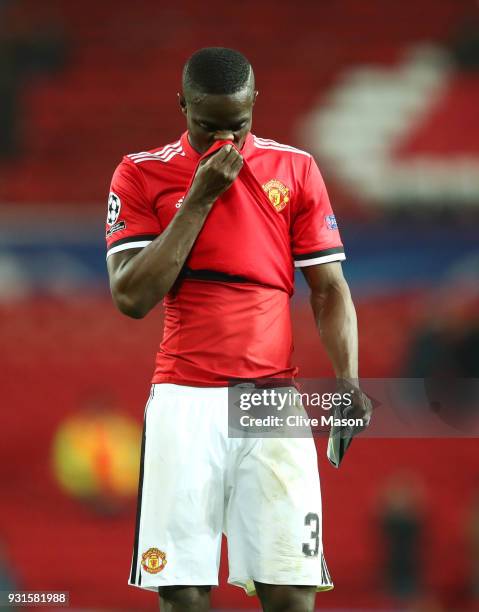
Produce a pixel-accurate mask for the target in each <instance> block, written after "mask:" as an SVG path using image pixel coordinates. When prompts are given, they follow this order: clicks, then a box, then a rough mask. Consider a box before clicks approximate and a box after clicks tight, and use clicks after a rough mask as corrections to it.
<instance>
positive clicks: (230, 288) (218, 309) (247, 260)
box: [106, 132, 345, 386]
mask: <svg viewBox="0 0 479 612" xmlns="http://www.w3.org/2000/svg"><path fill="white" fill-rule="evenodd" d="M222 144H224V143H216V144H215V145H214V147H212V149H210V151H209V153H210V152H211V151H212V150H214V148H215V147H220V146H222ZM241 154H242V155H243V158H244V164H243V168H242V169H241V172H240V174H239V176H238V177H237V179H236V180H235V181H234V183H233V184H232V185H231V187H230V188H229V189H228V190H227V191H226V192H225V193H224V194H223V195H222V196H221V197H220V198H218V200H217V201H216V202H215V203H214V205H213V208H212V209H211V212H210V213H209V215H208V217H207V219H206V222H205V224H204V226H203V228H202V230H201V232H200V234H199V235H198V237H197V239H196V242H195V244H194V246H193V248H192V250H191V252H190V254H189V256H188V259H187V261H186V263H185V266H184V269H183V271H182V273H181V275H180V277H179V279H178V281H177V282H176V283H175V285H174V287H173V289H172V290H171V291H170V293H169V294H168V295H167V297H166V298H165V300H164V307H165V328H164V333H163V341H162V342H161V344H160V348H159V350H158V354H157V359H156V368H155V373H154V376H153V382H155V383H159V382H170V383H176V384H183V385H196V386H218V385H221V386H222V385H227V383H228V381H229V380H232V379H238V378H264V377H268V378H270V377H271V378H273V377H284V378H291V377H292V376H294V375H295V374H296V368H295V367H293V366H292V364H291V353H292V347H293V344H292V334H291V321H290V311H289V298H290V297H291V295H292V293H293V287H294V266H296V267H302V266H310V265H314V264H320V263H326V262H330V261H340V260H343V259H344V258H345V255H344V249H343V246H342V243H341V239H340V236H339V232H338V228H337V225H336V220H335V217H334V214H333V211H332V209H331V204H330V202H329V198H328V195H327V192H326V188H325V185H324V182H323V179H322V177H321V174H320V172H319V170H318V167H317V165H316V163H315V161H314V159H313V158H312V157H311V155H309V153H306V152H304V151H301V150H299V149H296V148H294V147H290V146H287V145H282V144H279V143H277V142H275V141H273V140H265V139H263V138H258V137H256V136H254V135H252V134H249V135H248V136H247V138H246V141H245V143H244V145H243V148H242V150H241ZM201 159H202V156H201V155H200V154H199V153H198V152H197V151H195V150H194V149H193V148H192V146H191V145H190V143H189V141H188V136H187V133H186V132H185V133H184V134H183V135H182V137H181V138H180V140H178V141H177V142H174V143H172V144H169V145H166V146H165V147H162V148H159V149H154V150H152V151H146V152H142V153H135V154H131V155H127V156H126V157H124V158H123V161H122V162H121V163H120V165H119V166H118V167H117V169H116V171H115V174H114V175H113V179H112V183H111V190H110V196H109V200H108V216H107V231H106V238H107V247H108V252H107V257H108V256H109V255H111V254H113V253H117V252H119V251H122V250H125V249H131V248H143V247H145V246H146V245H148V244H149V243H150V242H151V241H152V240H154V239H155V238H156V237H157V236H159V235H160V234H161V232H162V231H163V230H164V229H165V228H166V227H167V225H168V224H169V223H170V221H171V220H172V218H173V217H174V215H175V213H176V212H177V211H178V209H179V208H180V207H181V204H182V202H183V199H184V197H185V195H186V193H187V192H188V189H189V186H190V184H191V181H192V179H193V176H194V173H195V169H196V167H197V165H198V163H199V161H200V160H201Z"/></svg>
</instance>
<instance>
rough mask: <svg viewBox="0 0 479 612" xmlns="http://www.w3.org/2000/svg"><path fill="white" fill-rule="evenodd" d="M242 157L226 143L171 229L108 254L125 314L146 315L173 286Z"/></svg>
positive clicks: (196, 181)
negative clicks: (141, 245)
mask: <svg viewBox="0 0 479 612" xmlns="http://www.w3.org/2000/svg"><path fill="white" fill-rule="evenodd" d="M242 164H243V160H242V157H241V155H240V154H239V153H238V151H237V150H236V149H234V148H233V147H231V146H230V145H227V146H225V147H222V148H221V149H220V150H219V151H218V152H217V153H215V154H213V155H212V156H211V157H209V158H208V159H207V160H205V161H204V162H203V163H202V164H201V165H200V167H199V169H198V171H197V173H196V175H195V178H194V180H193V183H192V185H191V188H190V190H189V192H188V194H187V195H186V197H185V199H184V202H183V205H182V207H181V209H180V210H179V211H178V212H177V213H176V215H175V216H174V218H173V220H172V221H171V223H170V224H169V225H168V227H167V228H166V230H165V231H164V232H163V233H162V234H161V235H160V236H158V237H157V238H155V240H153V241H152V242H151V243H150V244H149V245H148V246H146V247H145V248H144V249H142V250H141V251H139V250H138V249H131V250H126V251H120V252H119V253H115V254H113V255H111V256H110V257H109V258H108V261H107V265H108V274H109V277H110V289H111V294H112V297H113V301H114V302H115V305H116V306H117V308H118V309H119V310H120V311H121V312H123V313H124V314H126V315H128V316H130V317H134V318H142V317H144V316H145V315H146V314H147V313H148V312H149V311H150V310H151V309H152V308H153V307H154V306H155V305H156V304H157V303H158V302H159V301H160V300H162V299H163V297H164V296H165V295H166V294H167V293H168V291H169V290H170V289H171V287H172V286H173V283H174V282H175V280H176V279H177V278H178V275H179V273H180V271H181V269H182V267H183V264H184V263H185V260H186V258H187V257H188V255H189V253H190V251H191V248H192V247H193V245H194V242H195V240H196V238H197V236H198V234H199V233H200V231H201V228H202V227H203V224H204V222H205V220H206V218H207V217H208V214H209V212H210V210H211V209H212V207H213V204H214V203H215V201H216V199H217V198H218V197H219V196H220V195H221V194H222V193H223V192H224V191H226V190H227V189H228V187H229V186H230V185H231V184H232V183H233V181H234V180H235V178H236V177H237V176H238V174H239V172H240V170H241V167H242Z"/></svg>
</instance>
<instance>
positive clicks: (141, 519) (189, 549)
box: [130, 385, 224, 589]
mask: <svg viewBox="0 0 479 612" xmlns="http://www.w3.org/2000/svg"><path fill="white" fill-rule="evenodd" d="M203 391H204V390H200V392H199V393H198V394H196V393H195V390H194V389H192V388H191V387H187V388H184V387H181V386H177V385H155V386H154V387H153V392H152V396H151V397H150V401H149V403H148V405H147V409H146V412H145V428H144V439H143V449H142V462H141V477H140V487H139V496H138V515H137V526H136V534H135V547H134V553H133V562H132V569H131V576H130V584H133V585H136V586H141V587H144V588H150V589H152V588H155V587H156V588H158V587H159V586H169V585H214V584H217V582H218V564H219V554H220V545H221V531H222V523H223V512H224V501H223V465H224V450H223V445H222V437H221V432H220V431H219V430H218V414H217V413H218V411H219V408H218V407H217V406H216V404H215V402H214V401H207V398H206V397H205V393H204V392H203Z"/></svg>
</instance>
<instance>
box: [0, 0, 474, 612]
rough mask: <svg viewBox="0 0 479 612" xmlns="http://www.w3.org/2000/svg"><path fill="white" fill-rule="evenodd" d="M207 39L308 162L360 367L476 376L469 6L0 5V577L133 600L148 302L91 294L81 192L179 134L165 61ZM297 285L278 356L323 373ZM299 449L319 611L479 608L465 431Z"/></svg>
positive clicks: (383, 373) (100, 270)
mask: <svg viewBox="0 0 479 612" xmlns="http://www.w3.org/2000/svg"><path fill="white" fill-rule="evenodd" d="M213 45H219V46H231V47H235V48H238V49H240V50H241V51H243V52H244V53H245V54H246V55H247V56H248V58H249V59H250V61H251V62H252V64H253V66H254V68H255V72H256V77H257V85H258V88H259V91H260V97H259V98H258V102H257V105H256V110H255V124H254V132H255V133H257V134H258V135H260V136H262V137H265V138H273V139H275V140H279V141H280V142H286V143H288V144H293V145H295V146H299V147H302V148H307V149H308V150H310V151H311V152H313V153H314V154H315V156H316V158H317V160H318V162H319V165H320V167H321V169H322V171H323V174H324V176H325V179H326V183H327V185H328V188H329V192H330V196H331V199H332V202H333V206H334V208H335V212H336V215H337V217H338V220H339V223H340V228H341V230H342V234H343V238H344V242H345V245H346V249H347V255H348V261H347V262H346V264H345V266H344V270H345V274H346V275H347V277H348V279H349V281H350V283H351V287H352V290H353V293H354V297H355V301H356V304H357V309H358V314H359V322H360V338H361V373H362V375H363V376H367V377H399V376H405V375H407V376H426V375H432V374H435V375H440V376H447V375H459V376H475V377H478V376H479V308H478V306H479V283H478V281H479V238H478V221H479V7H478V3H477V2H476V1H473V0H415V1H414V2H413V1H408V0H406V1H404V2H399V1H398V0H296V1H295V2H289V1H281V0H279V1H278V0H276V1H273V0H257V1H256V2H254V1H252V0H245V1H244V2H241V3H227V2H220V1H218V0H210V1H209V2H208V3H207V4H205V3H198V2H195V1H194V0H185V2H182V3H178V2H176V3H174V2H166V1H165V2H163V1H161V0H156V1H154V0H137V1H136V2H134V3H131V2H118V1H116V2H113V1H111V0H102V1H98V0H83V2H78V3H75V2H68V1H63V2H62V1H61V0H57V1H53V0H44V1H43V2H41V3H40V2H38V1H36V0H0V330H1V336H0V340H1V347H2V350H1V353H0V372H1V374H0V377H1V381H2V384H1V395H0V401H1V404H2V428H1V434H0V436H1V445H0V471H1V493H0V494H1V500H2V501H1V505H0V590H6V589H7V588H10V587H16V588H19V589H28V590H40V589H41V590H68V591H70V601H71V606H72V608H74V609H83V610H127V609H128V610H140V609H141V610H143V609H144V610H147V609H152V610H153V609H156V607H157V602H156V598H155V596H154V595H152V594H148V593H144V592H141V591H139V590H136V589H133V588H130V587H127V586H126V578H127V574H128V570H129V564H130V550H131V545H132V540H133V528H134V515H135V490H136V481H137V470H138V458H139V449H138V439H139V431H140V426H141V419H142V415H143V406H144V402H145V400H146V397H147V393H148V383H149V378H150V374H151V371H152V364H153V358H154V353H155V349H156V346H157V343H158V342H159V339H160V335H161V322H162V320H161V312H160V311H159V310H158V312H156V313H154V314H151V315H150V316H148V317H147V318H146V319H145V320H143V321H133V320H128V319H127V318H125V317H123V316H121V315H120V314H119V313H117V312H116V311H115V310H114V308H113V306H112V304H111V301H110V298H109V293H108V286H107V276H106V270H105V262H104V236H103V232H104V218H105V215H106V194H107V193H108V186H109V180H110V177H111V174H112V172H113V170H114V168H115V166H116V164H117V163H118V162H119V160H120V159H121V156H122V155H123V154H125V153H130V152H134V151H138V150H145V149H149V148H153V147H156V146H159V145H161V144H164V143H167V142H170V141H172V140H174V139H175V138H177V136H178V134H179V133H180V132H181V131H182V130H183V129H184V125H183V119H182V116H181V114H180V113H179V111H178V109H177V99H176V92H177V91H178V88H179V83H180V71H181V67H182V65H183V63H184V61H185V60H186V58H187V57H188V55H189V54H191V52H193V51H194V50H195V49H197V48H199V47H203V46H213ZM297 281H298V285H297V286H298V288H297V294H296V296H295V298H294V300H293V318H294V326H295V333H296V360H297V362H298V363H299V364H300V366H301V372H302V375H303V376H305V377H308V376H309V377H314V376H319V375H327V374H330V369H329V366H328V365H327V361H326V359H325V357H324V354H323V352H322V350H321V348H320V346H319V340H318V339H317V337H316V335H315V333H314V330H313V320H312V315H311V314H310V312H309V306H308V303H307V293H306V290H305V286H304V283H303V282H302V279H301V277H300V276H298V279H297ZM318 450H319V453H320V469H321V477H322V487H323V497H324V499H325V505H324V544H325V552H326V556H327V559H328V563H329V567H330V570H331V573H332V575H333V578H334V580H335V584H336V588H335V590H334V591H332V592H329V593H326V594H322V595H319V596H318V605H319V606H320V607H321V609H331V610H333V609H334V610H336V609H342V610H352V609H362V610H383V611H384V610H392V609H394V610H424V611H426V610H428V611H431V612H432V611H434V612H435V611H443V610H479V452H478V444H477V440H475V439H466V438H457V439H441V440H438V439H430V440H417V439H416V440H371V439H369V440H357V441H356V442H355V443H354V447H353V448H352V450H351V454H350V456H347V458H346V460H345V463H344V467H341V470H340V471H339V472H337V471H335V470H334V469H333V468H331V467H330V466H329V465H328V464H327V461H326V459H325V452H324V451H325V444H324V440H319V441H318ZM226 576H227V570H226V567H225V566H224V564H223V569H222V580H223V583H224V582H225V579H226ZM213 603H214V606H215V607H216V608H217V609H238V608H254V609H257V606H258V603H257V600H255V599H248V598H246V596H244V595H243V594H242V593H241V592H240V591H239V590H238V589H235V588H233V587H228V586H225V585H224V584H223V585H222V586H221V587H220V588H218V589H215V590H214V592H213Z"/></svg>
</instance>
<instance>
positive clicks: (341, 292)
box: [311, 281, 358, 380]
mask: <svg viewBox="0 0 479 612" xmlns="http://www.w3.org/2000/svg"><path fill="white" fill-rule="evenodd" d="M311 305H312V308H313V312H314V318H315V320H316V325H317V327H318V330H319V333H320V335H321V340H322V343H323V345H324V347H325V349H326V351H327V353H328V355H329V358H330V360H331V363H332V365H333V368H334V372H335V374H336V377H337V378H343V379H354V380H357V378H358V326H357V318H356V310H355V308H354V304H353V301H352V299H351V293H350V291H349V287H348V285H347V283H346V282H345V281H343V282H338V283H333V284H332V285H331V286H329V287H328V288H327V289H326V290H324V291H323V292H319V291H314V290H313V291H312V293H311Z"/></svg>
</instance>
